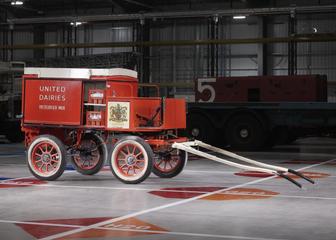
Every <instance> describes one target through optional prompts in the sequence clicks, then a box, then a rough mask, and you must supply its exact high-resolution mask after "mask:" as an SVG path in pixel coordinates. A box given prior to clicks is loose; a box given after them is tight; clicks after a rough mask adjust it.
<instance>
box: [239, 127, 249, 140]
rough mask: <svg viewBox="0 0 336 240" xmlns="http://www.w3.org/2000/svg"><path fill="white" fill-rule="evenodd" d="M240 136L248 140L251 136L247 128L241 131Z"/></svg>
mask: <svg viewBox="0 0 336 240" xmlns="http://www.w3.org/2000/svg"><path fill="white" fill-rule="evenodd" d="M239 135H240V137H242V138H247V137H248V136H249V132H248V130H247V129H246V128H243V129H241V130H240V131H239Z"/></svg>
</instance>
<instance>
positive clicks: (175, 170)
mask: <svg viewBox="0 0 336 240" xmlns="http://www.w3.org/2000/svg"><path fill="white" fill-rule="evenodd" d="M187 158H188V153H186V152H185V151H182V150H178V149H174V150H172V151H167V152H160V153H155V154H154V167H153V173H154V174H155V175H156V176H158V177H161V178H172V177H175V176H177V175H178V174H180V173H181V171H182V170H183V167H184V165H185V163H186V161H187Z"/></svg>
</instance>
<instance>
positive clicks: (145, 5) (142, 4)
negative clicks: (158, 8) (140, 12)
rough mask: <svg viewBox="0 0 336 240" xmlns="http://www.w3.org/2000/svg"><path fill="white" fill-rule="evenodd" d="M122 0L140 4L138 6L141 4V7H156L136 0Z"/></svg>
mask: <svg viewBox="0 0 336 240" xmlns="http://www.w3.org/2000/svg"><path fill="white" fill-rule="evenodd" d="M122 1H124V2H128V3H131V4H134V5H138V6H141V7H146V8H154V7H153V6H152V5H149V4H145V3H141V2H139V1H135V0H122Z"/></svg>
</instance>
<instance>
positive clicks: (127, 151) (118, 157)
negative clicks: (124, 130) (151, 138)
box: [109, 136, 153, 184]
mask: <svg viewBox="0 0 336 240" xmlns="http://www.w3.org/2000/svg"><path fill="white" fill-rule="evenodd" d="M109 160H110V167H111V171H112V173H113V175H114V176H115V177H116V178H117V179H119V180H120V181H121V182H124V183H128V184H136V183H140V182H142V181H144V180H145V179H146V178H147V177H148V176H149V174H150V173H151V171H152V168H153V151H152V149H151V147H150V146H149V144H148V143H147V142H145V141H144V140H143V139H142V138H140V137H136V136H126V137H123V138H121V139H120V140H119V141H118V142H117V143H116V144H115V145H114V148H113V149H112V151H111V156H110V157H109Z"/></svg>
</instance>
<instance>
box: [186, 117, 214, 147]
mask: <svg viewBox="0 0 336 240" xmlns="http://www.w3.org/2000/svg"><path fill="white" fill-rule="evenodd" d="M187 135H188V136H189V137H191V138H194V139H197V140H199V141H202V142H207V143H210V144H213V143H215V140H216V134H215V127H214V126H213V125H212V124H211V123H210V121H209V119H207V118H206V117H204V116H202V115H200V114H190V115H188V118H187Z"/></svg>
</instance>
